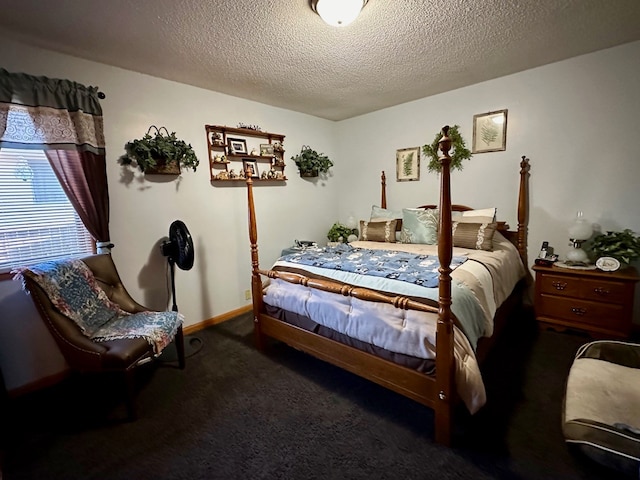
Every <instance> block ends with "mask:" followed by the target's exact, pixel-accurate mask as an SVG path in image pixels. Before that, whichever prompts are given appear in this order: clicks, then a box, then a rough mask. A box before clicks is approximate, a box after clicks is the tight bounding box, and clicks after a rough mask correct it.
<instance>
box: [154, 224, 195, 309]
mask: <svg viewBox="0 0 640 480" xmlns="http://www.w3.org/2000/svg"><path fill="white" fill-rule="evenodd" d="M160 251H161V252H162V255H164V256H165V257H167V259H168V261H169V266H170V269H171V298H172V299H173V307H172V310H173V311H174V312H177V311H178V305H177V302H176V280H175V266H176V265H177V266H178V268H180V269H181V270H190V269H191V267H193V259H194V252H193V240H192V239H191V234H190V233H189V229H188V228H187V226H186V225H185V224H184V222H182V221H180V220H176V221H174V222H173V223H172V224H171V226H170V227H169V240H167V241H165V242H163V243H162V245H160Z"/></svg>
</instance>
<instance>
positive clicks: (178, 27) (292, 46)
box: [0, 0, 640, 120]
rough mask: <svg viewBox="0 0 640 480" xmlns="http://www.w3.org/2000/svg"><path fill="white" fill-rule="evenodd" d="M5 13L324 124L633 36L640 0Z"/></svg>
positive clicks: (92, 7) (199, 5)
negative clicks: (345, 11)
mask: <svg viewBox="0 0 640 480" xmlns="http://www.w3.org/2000/svg"><path fill="white" fill-rule="evenodd" d="M0 12H2V14H1V15H0V30H2V31H3V33H4V34H5V35H9V36H11V37H15V38H17V39H20V40H22V41H24V42H26V43H30V44H34V45H37V46H41V47H45V48H48V49H51V50H55V51H59V52H62V53H66V54H70V55H74V56H77V57H82V58H86V59H90V60H93V61H97V62H101V63H105V64H109V65H114V66H117V67H121V68H125V69H128V70H133V71H137V72H142V73H146V74H149V75H153V76H156V77H161V78H166V79H170V80H174V81H177V82H182V83H186V84H190V85H195V86H198V87H202V88H206V89H209V90H215V91H218V92H222V93H226V94H229V95H233V96H237V97H242V98H247V99H251V100H255V101H258V102H262V103H266V104H269V105H274V106H277V107H282V108H286V109H289V110H295V111H299V112H304V113H308V114H311V115H315V116H318V117H322V118H327V119H330V120H342V119H345V118H350V117H353V116H357V115H361V114H364V113H368V112H372V111H375V110H379V109H381V108H385V107H389V106H392V105H397V104H400V103H404V102H408V101H411V100H416V99H419V98H423V97H427V96H430V95H434V94H438V93H441V92H444V91H448V90H452V89H455V88H460V87H464V86H467V85H472V84H475V83H478V82H482V81H485V80H490V79H493V78H497V77H501V76H504V75H508V74H512V73H516V72H519V71H522V70H526V69H529V68H533V67H537V66H540V65H545V64H548V63H552V62H556V61H559V60H563V59H566V58H570V57H573V56H576V55H582V54H585V53H589V52H594V51H596V50H601V49H604V48H609V47H612V46H616V45H620V44H623V43H627V42H631V41H635V40H640V1H638V0H609V1H603V0H395V1H390V0H386V1H385V0H370V1H369V3H368V4H367V6H366V7H365V8H364V9H363V11H362V13H361V15H360V17H359V18H358V19H357V20H356V21H355V22H354V23H353V24H351V25H350V26H348V27H345V28H334V27H329V26H328V25H325V24H324V23H323V22H322V20H321V19H320V17H318V16H317V15H316V14H315V13H314V12H313V11H312V10H311V8H310V7H309V2H308V0H208V1H204V0H108V1H107V0H46V1H43V0H0ZM95 85H96V86H99V85H100V79H96V81H95ZM106 93H107V94H108V93H109V92H106Z"/></svg>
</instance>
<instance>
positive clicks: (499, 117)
mask: <svg viewBox="0 0 640 480" xmlns="http://www.w3.org/2000/svg"><path fill="white" fill-rule="evenodd" d="M506 149H507V109H504V110H496V111H494V112H487V113H479V114H478V115H474V116H473V145H472V146H471V153H486V152H501V151H504V150H506Z"/></svg>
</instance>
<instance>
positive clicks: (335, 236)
mask: <svg viewBox="0 0 640 480" xmlns="http://www.w3.org/2000/svg"><path fill="white" fill-rule="evenodd" d="M357 232H358V230H357V229H355V228H349V227H347V226H346V225H343V224H341V223H338V222H336V223H334V224H333V225H332V226H331V228H330V229H329V232H327V238H328V239H329V241H330V242H339V241H340V238H342V241H343V242H346V241H347V238H349V235H355V234H356V233H357Z"/></svg>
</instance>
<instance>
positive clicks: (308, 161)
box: [291, 145, 333, 177]
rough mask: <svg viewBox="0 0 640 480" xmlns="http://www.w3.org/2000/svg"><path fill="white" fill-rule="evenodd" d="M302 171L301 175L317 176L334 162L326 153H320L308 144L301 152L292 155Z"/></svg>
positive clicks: (327, 169)
mask: <svg viewBox="0 0 640 480" xmlns="http://www.w3.org/2000/svg"><path fill="white" fill-rule="evenodd" d="M291 160H293V161H294V162H295V164H296V166H297V167H298V170H299V171H300V176H301V177H317V176H318V175H319V174H321V173H326V172H328V171H329V169H330V168H331V167H333V162H332V161H331V160H329V157H327V156H326V155H325V154H324V153H318V152H316V151H315V150H313V149H312V148H311V147H310V146H308V145H303V146H302V149H301V150H300V153H299V154H298V155H295V156H293V157H291Z"/></svg>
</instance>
